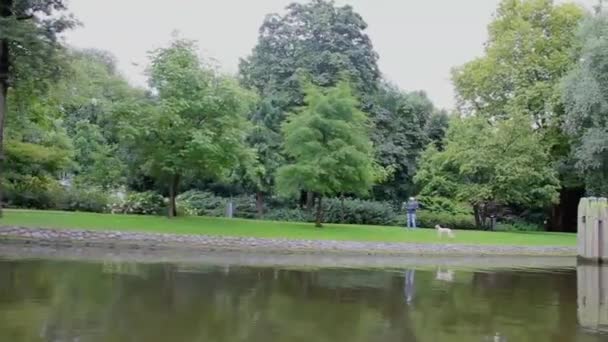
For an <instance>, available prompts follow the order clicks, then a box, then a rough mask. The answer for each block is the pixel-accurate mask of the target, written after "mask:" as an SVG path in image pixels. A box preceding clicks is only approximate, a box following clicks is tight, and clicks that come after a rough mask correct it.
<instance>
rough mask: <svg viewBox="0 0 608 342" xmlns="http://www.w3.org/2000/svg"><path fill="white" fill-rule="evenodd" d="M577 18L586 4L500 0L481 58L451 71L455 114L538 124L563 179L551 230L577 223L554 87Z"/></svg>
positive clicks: (574, 183) (567, 62)
mask: <svg viewBox="0 0 608 342" xmlns="http://www.w3.org/2000/svg"><path fill="white" fill-rule="evenodd" d="M583 16H584V10H583V9H582V8H581V7H580V6H578V5H576V4H574V3H562V4H555V3H554V1H553V0H502V1H501V2H500V5H499V7H498V10H497V12H496V17H495V19H494V21H493V22H492V23H491V24H490V25H489V27H488V31H489V32H488V35H489V39H488V41H487V42H486V48H485V54H484V56H482V57H480V58H477V59H475V60H473V61H471V62H469V63H467V64H465V65H463V66H461V67H459V68H456V69H455V70H454V71H453V75H452V80H453V82H454V86H455V90H456V98H457V101H458V108H459V110H460V111H461V113H463V114H466V115H481V116H484V117H487V118H492V119H506V118H510V117H512V116H514V115H519V114H524V115H526V116H528V117H529V120H530V122H531V123H533V124H534V126H535V127H536V128H537V130H536V132H537V134H539V135H541V136H542V139H541V143H542V144H543V145H544V146H545V147H546V148H548V149H549V151H550V154H551V159H552V164H553V165H555V166H556V168H557V169H558V171H560V180H561V181H562V182H563V184H564V187H563V188H562V189H561V193H560V201H559V204H556V205H555V206H554V207H553V208H552V213H551V218H550V220H549V227H551V228H552V229H555V230H566V229H572V228H574V227H575V224H574V225H573V223H572V222H569V220H568V217H573V216H575V215H576V213H575V211H576V206H574V207H572V206H569V205H566V203H573V202H578V196H579V194H580V191H579V188H580V187H582V186H583V184H582V182H581V179H577V177H573V176H574V173H572V172H571V168H570V167H569V165H571V164H573V161H571V158H570V154H571V153H570V149H571V143H570V139H569V137H568V136H567V135H566V134H565V133H564V131H563V129H562V124H563V120H564V110H563V103H562V100H561V90H560V87H559V84H560V82H561V79H562V77H563V76H564V75H565V74H566V73H567V71H568V70H569V69H570V68H571V66H572V65H573V64H574V63H575V56H576V53H575V52H576V50H577V49H578V45H579V44H578V41H577V38H576V29H577V27H578V25H579V23H580V21H581V19H582V18H583ZM573 209H574V211H572V210H573ZM564 213H565V215H564Z"/></svg>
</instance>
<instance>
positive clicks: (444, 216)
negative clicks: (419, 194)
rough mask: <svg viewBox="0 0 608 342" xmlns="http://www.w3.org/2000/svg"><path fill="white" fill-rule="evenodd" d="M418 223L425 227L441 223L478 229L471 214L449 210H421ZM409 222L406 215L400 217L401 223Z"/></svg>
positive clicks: (442, 224) (451, 226) (453, 226)
mask: <svg viewBox="0 0 608 342" xmlns="http://www.w3.org/2000/svg"><path fill="white" fill-rule="evenodd" d="M416 220H417V221H418V222H417V225H418V226H419V227H424V228H432V227H435V225H437V224H439V225H441V226H444V227H449V228H453V229H477V226H476V225H475V217H473V215H471V214H452V213H449V212H433V211H428V210H420V211H418V213H417V215H416ZM406 223H407V220H406V217H405V215H403V216H402V217H400V221H399V225H405V224H406Z"/></svg>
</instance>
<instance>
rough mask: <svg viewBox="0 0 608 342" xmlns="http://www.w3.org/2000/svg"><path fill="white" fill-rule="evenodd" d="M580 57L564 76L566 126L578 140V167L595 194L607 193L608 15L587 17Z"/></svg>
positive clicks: (581, 39) (582, 30)
mask: <svg viewBox="0 0 608 342" xmlns="http://www.w3.org/2000/svg"><path fill="white" fill-rule="evenodd" d="M579 37H580V38H579V39H580V41H581V42H582V51H581V54H580V58H579V61H578V63H577V65H576V66H575V67H574V68H573V70H572V71H571V72H570V73H569V74H568V76H567V77H566V78H565V80H564V102H565V108H566V120H565V129H566V130H567V132H568V133H569V134H570V135H571V136H572V137H573V138H574V140H575V149H574V158H575V160H576V168H577V170H579V171H580V172H582V173H583V174H584V175H585V178H586V185H587V190H588V192H589V193H590V194H593V195H606V194H608V78H607V75H608V40H607V39H606V37H608V16H607V15H606V14H605V13H601V12H600V13H598V14H597V15H595V16H593V17H591V18H588V19H587V20H586V21H585V23H584V24H583V26H582V27H581V29H580V32H579Z"/></svg>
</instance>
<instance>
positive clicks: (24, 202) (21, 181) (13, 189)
mask: <svg viewBox="0 0 608 342" xmlns="http://www.w3.org/2000/svg"><path fill="white" fill-rule="evenodd" d="M5 184H6V186H5V189H4V190H5V201H6V202H7V204H8V206H11V207H17V208H31V209H52V208H57V206H58V205H59V204H60V203H61V200H62V198H63V197H64V195H65V189H64V188H63V187H62V186H61V185H60V184H59V183H58V182H57V181H56V180H54V179H52V178H48V177H44V176H41V177H38V176H27V175H26V176H20V177H19V178H18V179H13V180H11V181H9V182H6V183H5Z"/></svg>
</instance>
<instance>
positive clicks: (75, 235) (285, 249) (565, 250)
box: [0, 227, 576, 256]
mask: <svg viewBox="0 0 608 342" xmlns="http://www.w3.org/2000/svg"><path fill="white" fill-rule="evenodd" d="M2 240H5V241H7V242H13V243H21V244H33V245H42V246H45V245H63V246H70V247H82V246H90V247H104V248H131V249H187V250H200V251H201V252H203V251H244V252H247V251H251V252H276V253H302V254H325V253H339V254H353V255H360V254H363V255H436V256H492V255H493V256H575V255H576V247H568V246H497V245H464V244H455V243H447V244H417V243H391V242H361V241H329V240H288V239H270V238H251V237H227V236H207V235H185V234H183V235H182V234H161V233H145V232H119V231H92V230H81V229H34V228H22V227H0V242H2ZM0 247H1V245H0Z"/></svg>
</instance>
